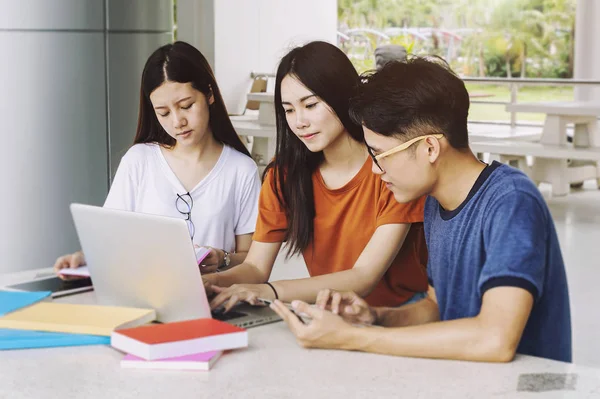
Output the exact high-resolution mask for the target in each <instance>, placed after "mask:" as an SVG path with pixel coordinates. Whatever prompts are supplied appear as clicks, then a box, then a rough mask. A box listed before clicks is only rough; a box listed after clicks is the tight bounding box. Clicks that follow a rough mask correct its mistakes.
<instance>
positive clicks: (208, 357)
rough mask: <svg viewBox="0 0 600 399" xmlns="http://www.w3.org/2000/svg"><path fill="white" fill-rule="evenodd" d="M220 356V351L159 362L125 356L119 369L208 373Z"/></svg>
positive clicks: (160, 360)
mask: <svg viewBox="0 0 600 399" xmlns="http://www.w3.org/2000/svg"><path fill="white" fill-rule="evenodd" d="M222 354H223V352H222V351H213V352H205V353H196V354H193V355H185V356H179V357H171V358H168V359H159V360H144V359H142V358H139V357H137V356H134V355H126V356H125V357H124V358H123V360H121V367H123V368H130V369H155V370H204V371H208V370H210V369H211V368H212V366H213V364H214V363H215V362H216V361H217V360H219V358H220V357H221V355H222Z"/></svg>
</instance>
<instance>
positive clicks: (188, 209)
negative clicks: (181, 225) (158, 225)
mask: <svg viewBox="0 0 600 399" xmlns="http://www.w3.org/2000/svg"><path fill="white" fill-rule="evenodd" d="M193 206H194V200H193V199H192V196H191V195H190V193H185V194H183V195H179V194H177V199H176V200H175V207H176V208H177V211H178V212H179V213H181V214H182V215H185V216H186V219H185V221H186V222H187V224H188V230H189V231H190V237H191V238H192V240H193V239H194V233H195V232H196V228H195V226H194V222H192V207H193Z"/></svg>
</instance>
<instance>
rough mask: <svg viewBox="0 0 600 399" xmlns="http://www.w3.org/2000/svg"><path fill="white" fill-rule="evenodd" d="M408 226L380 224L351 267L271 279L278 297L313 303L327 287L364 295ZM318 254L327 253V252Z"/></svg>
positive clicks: (393, 254)
mask: <svg viewBox="0 0 600 399" xmlns="http://www.w3.org/2000/svg"><path fill="white" fill-rule="evenodd" d="M409 229H410V224H386V225H383V226H379V227H378V228H377V230H375V233H373V236H371V239H370V240H369V242H368V244H367V246H366V247H365V249H364V250H363V251H362V253H361V254H360V256H359V257H358V259H357V260H356V262H355V263H354V266H353V267H352V269H349V270H344V271H341V272H336V273H330V274H325V275H322V276H315V277H309V278H303V279H299V280H283V281H276V282H273V283H272V284H273V286H274V287H275V289H276V290H277V293H278V295H279V299H280V300H282V301H284V302H290V301H292V300H295V299H299V300H302V301H305V302H309V303H314V302H315V300H316V298H317V294H318V293H319V291H321V290H323V289H326V288H329V289H332V290H338V291H354V292H356V293H357V294H358V295H360V296H361V297H365V296H367V295H368V294H370V293H371V291H373V289H374V288H375V286H376V285H377V283H378V282H379V281H380V280H381V278H382V277H383V275H384V274H385V272H386V271H387V269H388V268H389V267H390V265H391V264H392V261H393V260H394V259H395V258H396V255H398V252H399V251H400V248H401V247H402V245H403V243H404V240H405V239H406V236H407V235H408V231H409ZM318 255H319V256H327V254H318Z"/></svg>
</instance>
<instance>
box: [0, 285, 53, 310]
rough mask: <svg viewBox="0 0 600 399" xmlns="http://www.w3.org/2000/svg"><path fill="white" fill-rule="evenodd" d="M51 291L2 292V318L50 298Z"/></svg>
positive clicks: (0, 292)
mask: <svg viewBox="0 0 600 399" xmlns="http://www.w3.org/2000/svg"><path fill="white" fill-rule="evenodd" d="M50 294H52V293H51V292H50V291H37V292H21V291H0V316H3V315H5V314H7V313H10V312H14V311H15V310H18V309H21V308H24V307H26V306H29V305H32V304H34V303H36V302H39V301H42V300H44V299H46V298H48V297H49V296H50Z"/></svg>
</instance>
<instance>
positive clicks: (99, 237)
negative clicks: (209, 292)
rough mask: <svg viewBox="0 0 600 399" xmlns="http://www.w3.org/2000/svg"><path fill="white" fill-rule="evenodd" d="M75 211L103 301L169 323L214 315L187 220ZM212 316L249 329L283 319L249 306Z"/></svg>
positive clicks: (85, 209) (90, 208)
mask: <svg viewBox="0 0 600 399" xmlns="http://www.w3.org/2000/svg"><path fill="white" fill-rule="evenodd" d="M71 214H72V215H73V221H74V222H75V228H76V230H77V235H78V236H79V242H80V244H81V248H82V250H83V253H84V254H85V258H86V262H87V264H88V268H89V271H90V276H91V278H92V282H93V286H94V290H95V291H96V298H97V301H98V303H99V304H101V305H114V306H132V307H141V308H151V309H154V310H156V313H157V320H158V321H161V322H165V323H166V322H173V321H181V320H190V319H197V318H208V317H211V311H210V306H209V303H208V299H207V297H206V291H205V290H204V285H203V284H202V278H201V275H200V271H199V268H198V265H197V262H196V254H195V251H194V246H193V244H192V241H191V240H190V236H189V232H188V227H187V224H186V222H185V220H183V219H177V218H170V217H164V216H156V215H149V214H143V213H137V212H128V211H120V210H113V209H106V208H101V207H96V206H90V205H82V204H71ZM196 228H201V227H200V226H197V227H196ZM212 316H213V317H215V318H217V319H220V320H225V321H227V322H228V323H231V324H235V325H237V326H240V327H245V328H246V327H254V326H258V325H261V324H266V323H272V322H275V321H278V320H281V319H280V318H279V316H277V314H276V313H275V312H273V311H272V310H271V309H269V308H268V307H255V306H250V305H247V304H242V305H239V306H237V307H235V308H234V309H233V310H232V311H230V312H228V313H226V314H224V313H222V312H220V313H218V314H212Z"/></svg>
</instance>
